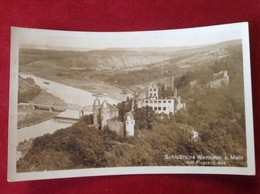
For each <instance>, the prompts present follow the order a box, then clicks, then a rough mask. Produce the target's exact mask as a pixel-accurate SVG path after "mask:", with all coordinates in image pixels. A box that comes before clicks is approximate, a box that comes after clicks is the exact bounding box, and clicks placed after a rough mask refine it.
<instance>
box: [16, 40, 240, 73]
mask: <svg viewBox="0 0 260 194" xmlns="http://www.w3.org/2000/svg"><path fill="white" fill-rule="evenodd" d="M240 43H241V41H240V40H232V41H226V42H222V43H218V44H214V45H199V46H191V47H187V46H186V47H158V48H138V49H134V48H120V49H119V48H118V49H116V48H111V49H104V50H90V51H58V50H39V49H28V48H26V49H25V48H23V49H20V55H19V63H20V65H21V66H28V67H38V68H41V67H52V68H73V67H84V68H90V69H95V70H104V69H121V68H132V67H140V66H147V65H152V64H157V63H160V62H164V61H169V60H172V59H175V58H177V57H183V56H186V55H191V54H195V53H198V52H211V51H213V50H216V49H223V48H226V47H228V46H230V45H236V44H240Z"/></svg>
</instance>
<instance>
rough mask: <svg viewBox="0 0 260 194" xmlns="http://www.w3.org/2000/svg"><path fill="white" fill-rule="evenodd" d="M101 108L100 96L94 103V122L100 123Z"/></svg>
mask: <svg viewBox="0 0 260 194" xmlns="http://www.w3.org/2000/svg"><path fill="white" fill-rule="evenodd" d="M99 109H100V101H99V99H98V98H96V99H95V100H94V104H93V124H94V125H96V124H98V115H99Z"/></svg>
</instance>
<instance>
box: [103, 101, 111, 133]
mask: <svg viewBox="0 0 260 194" xmlns="http://www.w3.org/2000/svg"><path fill="white" fill-rule="evenodd" d="M108 119H110V113H109V107H108V103H107V101H106V100H104V102H103V103H102V106H101V130H102V131H103V130H104V127H105V126H107V120H108Z"/></svg>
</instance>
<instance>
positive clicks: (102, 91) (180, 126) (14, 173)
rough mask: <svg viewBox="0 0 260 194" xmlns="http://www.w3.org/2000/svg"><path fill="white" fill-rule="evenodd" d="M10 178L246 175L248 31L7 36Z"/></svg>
mask: <svg viewBox="0 0 260 194" xmlns="http://www.w3.org/2000/svg"><path fill="white" fill-rule="evenodd" d="M10 69H11V71H10V74H11V76H10V77H11V79H10V113H9V148H8V149H9V153H8V180H9V181H22V180H36V179H50V178H64V177H83V176H101V175H119V174H120V175H121V174H188V173H189V174H191V173H192V174H237V175H254V174H255V157H254V136H253V112H252V91H251V72H250V55H249V36H248V23H246V22H244V23H235V24H226V25H218V26H209V27H201V28H191V29H179V30H162V31H143V32H69V31H54V30H40V29H26V28H16V27H13V28H12V34H11V66H10Z"/></svg>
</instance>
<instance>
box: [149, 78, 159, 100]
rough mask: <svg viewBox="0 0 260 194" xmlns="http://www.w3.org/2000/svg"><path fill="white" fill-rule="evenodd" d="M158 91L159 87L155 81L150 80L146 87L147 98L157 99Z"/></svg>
mask: <svg viewBox="0 0 260 194" xmlns="http://www.w3.org/2000/svg"><path fill="white" fill-rule="evenodd" d="M158 93H159V87H158V85H157V84H156V83H154V82H151V83H150V84H149V87H148V98H150V99H157V98H158Z"/></svg>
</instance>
